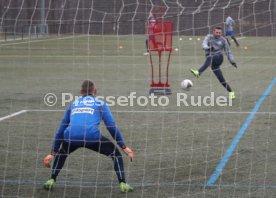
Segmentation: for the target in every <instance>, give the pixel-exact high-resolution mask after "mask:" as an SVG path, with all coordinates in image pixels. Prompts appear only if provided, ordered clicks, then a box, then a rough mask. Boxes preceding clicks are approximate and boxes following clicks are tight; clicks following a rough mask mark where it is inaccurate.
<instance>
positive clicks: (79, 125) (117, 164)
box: [44, 80, 134, 192]
mask: <svg viewBox="0 0 276 198" xmlns="http://www.w3.org/2000/svg"><path fill="white" fill-rule="evenodd" d="M80 92H81V94H82V97H81V98H79V99H77V100H75V101H74V102H73V103H72V104H71V105H70V106H69V107H68V109H67V110H66V112H65V115H64V117H63V120H62V122H61V124H60V127H59V129H58V130H57V132H56V134H55V138H54V141H53V145H52V150H51V153H50V154H48V155H47V156H46V157H45V158H44V165H45V166H46V167H48V168H49V167H50V163H51V161H52V160H54V163H53V167H52V174H51V178H50V179H49V180H48V181H47V182H46V183H45V184H44V188H45V189H47V190H51V189H52V188H53V187H54V185H55V183H56V178H57V176H58V174H59V172H60V171H61V169H62V167H63V165H64V163H65V160H66V158H67V157H68V155H69V154H71V153H72V152H74V151H75V150H77V149H78V148H81V147H83V148H88V149H90V150H93V151H96V152H99V153H101V154H103V155H106V156H108V157H110V158H111V159H112V160H113V163H114V170H115V172H116V174H117V177H118V180H119V184H120V185H119V187H120V190H121V192H129V191H132V190H133V188H132V187H131V186H130V185H129V184H127V183H126V181H125V173H124V166H123V159H122V155H121V153H120V151H119V149H118V148H117V147H116V146H115V145H114V144H113V143H112V142H111V141H110V140H109V139H108V138H106V137H104V136H103V135H101V132H100V130H99V124H100V122H101V120H103V121H104V123H105V125H106V127H107V129H108V131H109V133H110V134H111V136H112V137H113V138H114V139H115V140H116V142H117V144H118V145H119V147H121V149H122V150H123V151H124V152H125V153H126V154H127V155H128V156H129V157H130V160H131V161H132V160H133V159H134V153H133V151H132V150H131V149H130V148H129V147H127V146H126V144H125V141H124V139H123V137H122V134H121V132H120V130H119V129H118V128H117V126H116V124H115V121H114V119H113V116H112V113H111V111H110V109H109V107H108V106H107V104H106V103H104V102H102V101H100V100H98V99H96V98H95V95H96V87H95V84H94V83H93V82H91V81H89V80H85V81H84V82H83V83H82V88H81V91H80Z"/></svg>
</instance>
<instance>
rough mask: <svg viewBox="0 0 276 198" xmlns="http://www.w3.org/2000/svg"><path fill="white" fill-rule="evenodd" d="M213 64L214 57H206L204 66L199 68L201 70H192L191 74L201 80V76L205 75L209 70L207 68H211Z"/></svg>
mask: <svg viewBox="0 0 276 198" xmlns="http://www.w3.org/2000/svg"><path fill="white" fill-rule="evenodd" d="M211 63H212V57H211V56H208V57H206V60H205V62H204V63H203V65H202V66H201V67H200V68H199V70H196V69H190V71H191V73H192V74H193V75H194V76H195V77H197V78H199V76H200V74H201V73H203V72H204V71H205V70H206V69H207V67H209V66H210V65H211Z"/></svg>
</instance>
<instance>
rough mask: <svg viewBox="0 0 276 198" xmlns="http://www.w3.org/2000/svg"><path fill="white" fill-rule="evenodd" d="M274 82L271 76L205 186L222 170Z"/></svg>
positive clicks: (275, 79)
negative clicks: (270, 79)
mask: <svg viewBox="0 0 276 198" xmlns="http://www.w3.org/2000/svg"><path fill="white" fill-rule="evenodd" d="M275 83H276V78H273V80H272V81H271V82H270V84H269V85H268V87H267V88H266V90H265V91H264V93H263V95H262V96H261V97H260V99H259V100H258V102H257V103H256V105H255V107H254V108H253V109H252V111H251V113H250V114H249V116H248V117H247V119H246V121H245V122H244V123H243V125H242V127H241V128H240V130H239V131H238V133H237V135H236V136H235V137H234V139H233V141H232V143H231V144H230V146H229V147H228V149H227V150H226V152H225V154H224V156H223V158H222V159H221V161H220V163H219V164H218V165H217V167H216V169H215V171H214V172H213V174H212V175H211V177H210V178H209V180H208V181H207V186H211V185H214V183H215V182H216V181H217V179H218V178H219V176H220V174H221V172H222V171H223V169H224V167H225V166H226V164H227V162H228V161H229V159H230V157H231V156H232V154H233V152H234V151H235V149H236V146H237V144H238V143H239V141H240V139H241V138H242V137H243V135H244V133H245V131H246V129H247V127H248V126H249V124H250V123H251V121H252V120H253V118H254V116H255V114H256V113H257V112H258V110H259V108H260V106H261V104H262V103H263V101H264V100H265V98H266V97H267V96H268V94H269V92H270V91H271V89H272V87H273V86H274V84H275Z"/></svg>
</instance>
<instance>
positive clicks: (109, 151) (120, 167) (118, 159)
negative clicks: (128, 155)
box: [86, 136, 133, 193]
mask: <svg viewBox="0 0 276 198" xmlns="http://www.w3.org/2000/svg"><path fill="white" fill-rule="evenodd" d="M86 147H87V148H89V149H92V150H94V151H96V152H99V153H101V154H103V155H106V156H108V157H111V159H112V161H113V163H114V170H115V172H116V175H117V178H118V181H119V188H120V191H121V192H124V193H125V192H130V191H133V187H131V186H130V185H129V184H127V183H126V180H125V171H124V163H123V157H122V154H121V153H120V151H119V149H118V148H117V147H116V146H115V145H114V144H113V143H112V142H111V141H110V140H109V139H108V138H106V137H104V136H102V137H101V140H100V142H99V143H96V144H92V145H89V144H86Z"/></svg>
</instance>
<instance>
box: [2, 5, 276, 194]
mask: <svg viewBox="0 0 276 198" xmlns="http://www.w3.org/2000/svg"><path fill="white" fill-rule="evenodd" d="M150 13H155V15H156V16H155V17H156V20H160V21H169V22H171V23H173V39H172V46H171V48H170V47H168V49H170V50H172V55H171V60H170V67H169V73H168V75H169V78H170V86H171V89H172V94H171V95H169V96H156V98H153V99H152V100H151V99H150V98H149V95H148V92H149V89H150V83H151V80H152V78H151V64H150V58H149V56H148V55H147V54H146V52H147V47H146V44H145V41H146V39H147V37H148V36H147V30H146V25H145V24H146V23H147V22H148V21H149V19H148V17H149V15H150ZM227 15H230V16H231V17H232V18H233V19H234V20H235V22H236V25H235V26H234V32H235V36H236V38H237V40H238V42H239V43H240V47H239V48H237V47H236V46H235V44H234V42H233V41H232V40H231V38H229V40H230V44H231V51H232V53H233V55H234V57H235V60H236V62H237V64H238V69H237V70H236V69H235V68H233V67H232V66H231V65H230V63H228V61H227V59H226V57H225V60H224V63H223V65H222V66H221V69H222V71H223V74H224V75H225V78H226V80H227V82H229V84H230V85H231V87H232V88H233V90H234V91H235V92H236V95H237V98H236V100H234V101H232V105H225V106H219V105H217V103H216V101H217V100H220V99H218V98H219V97H221V96H225V97H228V93H227V92H226V90H225V89H224V88H223V87H222V86H221V85H220V84H219V82H218V81H217V79H216V77H215V76H214V75H213V72H212V71H211V70H210V69H208V70H206V71H205V72H204V74H203V75H201V76H200V78H199V79H196V78H195V77H194V76H193V75H192V74H191V73H190V68H195V69H196V68H198V67H200V66H201V64H202V63H203V61H204V59H205V57H204V51H203V50H202V40H203V39H204V36H205V35H206V34H208V33H211V32H212V30H213V28H214V27H216V26H222V27H224V26H225V20H226V17H227ZM275 19H276V11H275V1H274V0H208V1H207V0H194V1H184V0H183V1H181V0H174V1H167V0H162V1H155V0H150V1H146V0H143V1H142V0H112V1H110V0H101V1H93V0H92V1H91V0H82V1H81V0H75V1H71V0H60V1H54V0H35V1H31V0H1V1H0V40H1V43H0V57H1V58H0V70H1V73H0V87H1V95H0V101H1V102H0V109H1V111H0V136H1V139H0V158H1V160H2V163H1V165H0V186H1V187H0V189H1V196H2V197H122V196H124V197H270V196H271V197H273V195H275V188H276V184H275V179H274V178H275V170H274V169H275V163H276V162H275V155H274V153H275V143H274V142H275V141H274V138H276V137H275V135H274V131H275V129H276V124H275V118H276V113H275V112H276V109H275V107H276V102H275V99H274V98H275V97H274V96H275V94H276V88H275V84H276V80H275V77H276V72H275V71H276V70H275V46H276V45H275ZM162 39H163V37H162ZM153 58H157V55H153ZM157 61H158V59H157ZM161 62H162V66H163V67H165V66H166V63H167V57H166V56H162V60H161ZM162 69H163V68H162ZM164 69H165V68H164ZM84 79H91V80H92V81H94V82H95V83H96V85H97V91H98V95H99V96H103V97H104V98H105V99H106V98H107V97H108V96H112V97H113V98H112V99H111V98H110V100H111V101H109V102H110V103H111V104H110V108H111V110H112V112H113V115H114V118H115V120H116V123H117V125H118V127H119V128H120V129H121V131H122V134H123V136H124V139H125V140H126V143H127V145H128V146H129V147H131V148H133V150H134V152H135V160H134V162H130V161H129V159H128V158H127V156H124V157H123V159H124V167H125V172H126V179H127V182H128V183H129V184H130V185H132V186H133V187H134V192H131V193H127V194H124V195H122V194H121V193H120V190H119V185H118V181H117V177H116V174H115V172H114V170H113V163H112V160H110V159H109V158H107V157H105V156H103V155H100V154H98V153H96V152H92V151H90V150H87V149H79V150H77V151H75V152H74V153H72V154H71V155H70V156H69V157H68V159H67V161H66V163H65V165H64V167H63V169H62V171H61V173H60V175H59V176H58V178H57V183H56V186H55V188H54V190H53V191H45V190H44V189H43V188H42V185H43V184H44V182H45V181H46V180H47V179H49V176H50V169H46V168H45V167H43V163H42V161H43V158H44V156H45V155H46V154H47V153H49V152H50V149H51V144H52V140H53V137H54V133H55V131H56V129H57V128H58V126H59V124H60V121H61V119H62V116H63V113H64V110H65V108H66V106H68V105H69V104H70V102H72V101H73V100H74V99H75V97H77V96H79V89H80V85H81V82H82V81H83V80H84ZM184 79H190V80H192V81H193V87H192V88H191V89H190V91H184V90H182V89H181V87H180V83H181V81H182V80H184ZM131 94H133V95H135V98H134V99H133V101H130V97H129V96H130V95H131ZM212 94H213V95H214V101H213V103H215V104H214V105H212V99H210V98H211V96H212ZM120 97H125V98H127V99H128V103H127V102H126V101H125V100H123V99H122V98H120ZM184 97H187V98H186V100H184V99H183V98H184ZM206 97H209V98H207V99H206V101H205V103H204V98H206ZM114 100H115V102H114V103H112V101H114ZM126 103H127V104H126ZM100 129H101V131H102V133H103V135H105V136H107V137H109V138H110V139H112V137H111V136H110V135H109V133H108V131H107V130H106V129H105V126H104V125H100ZM275 154H276V153H275Z"/></svg>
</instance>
